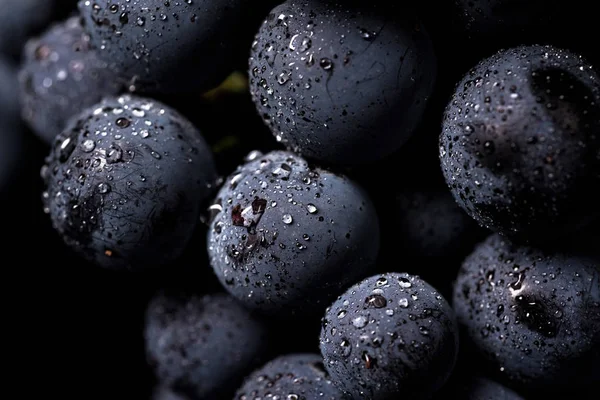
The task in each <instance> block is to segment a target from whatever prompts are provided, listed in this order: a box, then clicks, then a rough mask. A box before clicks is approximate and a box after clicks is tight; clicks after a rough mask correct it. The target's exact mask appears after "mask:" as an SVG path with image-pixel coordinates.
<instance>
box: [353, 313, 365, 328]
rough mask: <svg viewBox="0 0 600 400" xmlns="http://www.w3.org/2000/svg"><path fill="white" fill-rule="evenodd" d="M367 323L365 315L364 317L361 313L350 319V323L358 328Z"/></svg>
mask: <svg viewBox="0 0 600 400" xmlns="http://www.w3.org/2000/svg"><path fill="white" fill-rule="evenodd" d="M367 323H368V320H367V317H365V316H363V315H359V316H358V317H356V318H354V319H353V320H352V325H354V327H356V328H359V329H360V328H364V327H365V326H367Z"/></svg>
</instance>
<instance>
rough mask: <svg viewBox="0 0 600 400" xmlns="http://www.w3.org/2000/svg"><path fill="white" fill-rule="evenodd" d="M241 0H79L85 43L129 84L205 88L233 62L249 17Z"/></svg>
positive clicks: (150, 88) (147, 88)
mask: <svg viewBox="0 0 600 400" xmlns="http://www.w3.org/2000/svg"><path fill="white" fill-rule="evenodd" d="M249 5H250V3H249V2H246V1H244V0H193V1H192V0H180V1H174V0H169V1H165V0H112V1H107V0H101V1H98V0H96V1H90V0H80V2H79V11H80V13H81V15H82V17H83V19H84V20H85V25H86V29H87V32H88V33H89V35H90V38H91V43H92V44H93V45H94V47H96V48H97V49H98V56H99V57H100V58H101V59H103V60H105V61H106V62H108V64H109V67H110V68H111V69H113V70H114V71H115V72H116V73H117V74H118V75H119V76H120V77H121V78H122V80H123V82H125V83H127V84H128V86H130V87H131V89H133V90H136V91H144V92H161V93H178V92H185V91H192V90H197V91H201V90H207V89H211V88H212V87H214V86H217V85H218V83H219V82H220V81H221V80H223V79H224V78H225V77H226V76H227V75H228V74H229V73H230V72H231V69H232V67H233V65H232V64H231V63H232V61H233V59H234V58H235V56H236V51H237V49H238V48H239V47H240V45H241V44H242V43H243V44H245V41H244V40H243V37H244V35H243V29H242V26H243V25H244V24H245V23H246V21H247V19H249V18H251V13H250V12H249V10H248V6H249Z"/></svg>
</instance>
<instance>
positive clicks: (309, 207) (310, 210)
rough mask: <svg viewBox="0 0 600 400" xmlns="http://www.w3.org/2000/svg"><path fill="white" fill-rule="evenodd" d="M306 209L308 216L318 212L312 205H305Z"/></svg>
mask: <svg viewBox="0 0 600 400" xmlns="http://www.w3.org/2000/svg"><path fill="white" fill-rule="evenodd" d="M306 209H307V210H308V212H309V213H310V214H315V213H316V212H317V211H318V210H317V207H316V206H315V205H314V204H312V203H309V204H307V205H306Z"/></svg>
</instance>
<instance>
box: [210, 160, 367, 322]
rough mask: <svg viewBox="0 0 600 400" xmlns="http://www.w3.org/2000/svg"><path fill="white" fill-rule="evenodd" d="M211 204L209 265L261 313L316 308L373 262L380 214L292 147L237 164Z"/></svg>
mask: <svg viewBox="0 0 600 400" xmlns="http://www.w3.org/2000/svg"><path fill="white" fill-rule="evenodd" d="M215 205H218V206H217V207H212V210H214V211H216V213H214V214H213V218H212V220H211V221H210V226H209V231H208V239H207V242H208V254H209V257H210V262H211V265H212V267H213V269H214V271H215V273H216V274H217V276H218V278H219V280H220V281H221V283H223V285H224V287H225V288H226V289H227V290H228V291H229V292H230V293H231V294H232V295H233V296H235V297H236V298H237V299H239V300H240V301H241V302H242V303H243V304H245V305H246V306H248V307H250V308H253V309H256V310H259V311H260V312H263V313H265V314H268V315H272V316H280V317H287V318H290V317H293V316H297V315H306V314H313V315H318V314H320V313H321V312H322V311H323V310H324V309H325V307H326V306H327V304H328V302H329V301H330V300H332V299H333V298H334V297H335V296H336V295H337V294H338V293H339V291H340V290H342V289H343V288H344V286H345V285H347V284H351V283H352V282H354V281H356V280H357V279H360V278H361V277H363V276H366V275H368V274H369V271H370V270H371V268H372V267H373V266H374V263H375V258H376V256H377V253H378V250H379V220H378V217H377V214H376V213H375V210H374V207H373V204H372V203H371V201H370V199H369V197H368V196H367V194H366V193H365V191H364V190H363V189H362V188H361V187H359V186H358V185H357V184H356V183H354V182H353V181H351V180H350V179H348V178H347V177H345V176H342V175H339V174H336V173H333V172H330V171H328V170H325V169H322V168H318V167H313V166H312V165H310V164H308V163H307V162H306V161H305V160H304V159H303V158H301V157H299V156H298V155H296V154H294V153H291V152H287V151H273V152H270V153H267V154H265V155H263V156H260V157H258V158H255V159H254V160H252V161H249V162H247V163H245V164H243V165H241V166H239V167H238V168H237V169H236V170H235V171H233V172H232V173H231V174H230V176H229V177H228V178H227V179H225V181H224V183H223V186H222V187H221V189H220V190H219V193H218V194H217V196H216V199H215Z"/></svg>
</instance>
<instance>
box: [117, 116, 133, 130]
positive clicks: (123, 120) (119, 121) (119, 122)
mask: <svg viewBox="0 0 600 400" xmlns="http://www.w3.org/2000/svg"><path fill="white" fill-rule="evenodd" d="M115 124H116V125H117V126H118V127H119V128H121V129H124V128H127V127H128V126H129V125H131V121H130V120H128V119H127V118H123V117H121V118H118V119H117V120H116V121H115Z"/></svg>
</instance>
